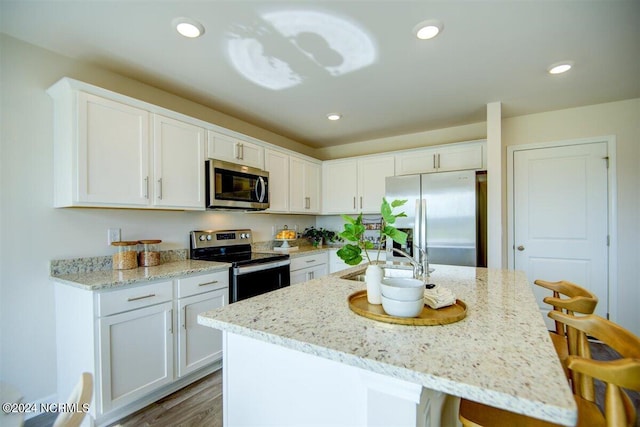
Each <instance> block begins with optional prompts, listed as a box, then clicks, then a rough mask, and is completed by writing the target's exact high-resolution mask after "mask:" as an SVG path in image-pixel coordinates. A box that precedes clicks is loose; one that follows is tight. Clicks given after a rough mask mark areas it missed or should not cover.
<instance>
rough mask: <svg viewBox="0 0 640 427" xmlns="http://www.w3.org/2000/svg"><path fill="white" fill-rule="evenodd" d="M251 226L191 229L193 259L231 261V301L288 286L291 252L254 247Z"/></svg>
mask: <svg viewBox="0 0 640 427" xmlns="http://www.w3.org/2000/svg"><path fill="white" fill-rule="evenodd" d="M251 234H252V233H251V230H247V229H244V230H221V231H212V230H197V231H192V232H191V233H190V237H191V238H190V242H191V243H190V247H191V250H190V253H191V259H197V260H204V261H219V262H228V263H231V268H230V269H229V301H230V302H232V303H233V302H236V301H240V300H243V299H247V298H251V297H253V296H256V295H260V294H264V293H267V292H270V291H274V290H276V289H280V288H283V287H285V286H289V284H290V273H289V265H290V264H291V261H290V260H289V255H287V254H271V253H261V252H252V251H251V241H252V237H251Z"/></svg>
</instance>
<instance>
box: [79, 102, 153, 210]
mask: <svg viewBox="0 0 640 427" xmlns="http://www.w3.org/2000/svg"><path fill="white" fill-rule="evenodd" d="M77 159H78V160H77V161H78V174H77V180H78V182H77V187H76V188H77V194H76V195H75V197H73V198H74V199H75V200H77V201H79V202H80V203H81V204H88V205H96V204H97V205H110V204H113V205H120V206H127V205H132V206H147V205H148V204H149V199H148V197H149V185H150V182H149V179H150V178H149V113H148V112H147V111H144V110H141V109H139V108H135V107H131V106H128V105H125V104H121V103H119V102H115V101H111V100H108V99H104V98H101V97H98V96H95V95H91V94H88V93H84V92H79V94H78V158H77Z"/></svg>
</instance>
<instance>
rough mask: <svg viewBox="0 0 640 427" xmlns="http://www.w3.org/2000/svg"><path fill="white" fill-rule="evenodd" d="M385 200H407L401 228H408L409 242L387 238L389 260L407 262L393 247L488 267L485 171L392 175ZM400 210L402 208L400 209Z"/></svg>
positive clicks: (432, 258)
mask: <svg viewBox="0 0 640 427" xmlns="http://www.w3.org/2000/svg"><path fill="white" fill-rule="evenodd" d="M385 193H386V198H387V200H389V201H391V200H395V199H406V200H408V201H407V203H406V204H405V205H404V212H405V213H406V214H407V217H406V218H398V219H397V221H396V224H394V225H395V226H396V227H397V228H399V229H401V230H403V231H405V232H407V234H408V238H407V244H406V245H403V246H400V245H398V244H397V243H395V242H393V241H392V240H391V239H389V240H388V241H387V248H386V249H387V260H395V261H405V259H404V258H402V257H400V256H398V255H397V254H396V253H394V252H393V250H392V249H393V247H396V248H397V249H401V250H403V251H405V252H407V253H408V254H410V255H412V256H414V257H416V258H417V257H419V255H418V252H419V251H418V248H423V249H425V250H426V253H427V254H428V258H429V263H432V264H448V265H467V266H486V225H485V224H486V218H485V217H486V174H484V173H476V172H475V171H459V172H442V173H429V174H421V175H405V176H395V177H388V178H387V179H386V188H385ZM398 209H400V208H398Z"/></svg>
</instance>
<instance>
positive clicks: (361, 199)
mask: <svg viewBox="0 0 640 427" xmlns="http://www.w3.org/2000/svg"><path fill="white" fill-rule="evenodd" d="M360 209H362V196H360Z"/></svg>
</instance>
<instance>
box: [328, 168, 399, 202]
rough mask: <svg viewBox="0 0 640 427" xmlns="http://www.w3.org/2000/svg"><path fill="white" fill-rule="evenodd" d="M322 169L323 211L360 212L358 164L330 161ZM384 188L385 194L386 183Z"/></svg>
mask: <svg viewBox="0 0 640 427" xmlns="http://www.w3.org/2000/svg"><path fill="white" fill-rule="evenodd" d="M392 160H393V158H392ZM322 167H323V171H322V211H323V212H324V213H339V214H341V213H355V212H359V211H358V203H357V202H358V197H357V192H358V185H357V179H358V174H357V169H358V166H357V162H356V161H355V160H348V161H335V162H333V161H329V162H325V163H323V165H322ZM382 187H383V192H384V182H383V185H382Z"/></svg>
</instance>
